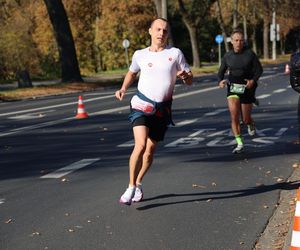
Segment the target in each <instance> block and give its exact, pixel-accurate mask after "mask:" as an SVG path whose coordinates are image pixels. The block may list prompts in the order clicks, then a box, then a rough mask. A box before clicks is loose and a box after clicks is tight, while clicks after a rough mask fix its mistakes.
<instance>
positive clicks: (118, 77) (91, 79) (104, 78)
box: [0, 74, 125, 91]
mask: <svg viewBox="0 0 300 250" xmlns="http://www.w3.org/2000/svg"><path fill="white" fill-rule="evenodd" d="M124 76H125V74H115V75H101V76H95V77H82V79H83V80H84V82H87V83H97V82H107V81H121V80H122V79H123V78H124ZM60 82H61V80H60V79H55V80H47V81H32V85H33V86H34V87H35V86H48V85H54V84H58V83H60ZM17 88H18V83H17V82H13V83H6V84H5V83H4V84H0V91H5V90H11V89H17Z"/></svg>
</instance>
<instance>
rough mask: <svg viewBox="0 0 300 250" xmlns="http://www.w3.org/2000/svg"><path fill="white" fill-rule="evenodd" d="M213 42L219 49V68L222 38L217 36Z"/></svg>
mask: <svg viewBox="0 0 300 250" xmlns="http://www.w3.org/2000/svg"><path fill="white" fill-rule="evenodd" d="M215 40H216V43H217V44H218V47H219V66H220V65H221V43H222V42H223V40H224V38H223V36H222V35H217V36H216V38H215Z"/></svg>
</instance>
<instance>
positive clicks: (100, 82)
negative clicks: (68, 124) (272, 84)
mask: <svg viewBox="0 0 300 250" xmlns="http://www.w3.org/2000/svg"><path fill="white" fill-rule="evenodd" d="M289 59H290V54H287V55H280V56H278V58H277V59H276V60H261V62H262V64H265V65H269V64H279V63H285V62H288V61H289ZM218 68H219V65H218V63H214V64H211V63H210V64H209V63H204V64H203V66H202V67H201V68H192V72H193V74H194V75H195V76H201V75H205V74H216V73H217V71H218ZM125 74H126V71H125V70H119V71H111V72H105V73H101V74H98V75H95V76H91V77H87V78H86V80H85V82H84V83H61V84H51V85H40V86H34V87H32V88H17V89H10V90H5V91H0V100H2V101H17V100H22V99H29V98H37V97H42V96H49V95H61V94H68V93H78V92H84V91H92V90H95V89H98V88H104V87H107V86H113V85H119V86H120V85H121V83H122V80H123V78H124V75H125Z"/></svg>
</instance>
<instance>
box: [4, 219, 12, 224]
mask: <svg viewBox="0 0 300 250" xmlns="http://www.w3.org/2000/svg"><path fill="white" fill-rule="evenodd" d="M12 221H13V220H12V219H8V220H7V221H5V224H9V223H12Z"/></svg>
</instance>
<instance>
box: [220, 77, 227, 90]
mask: <svg viewBox="0 0 300 250" xmlns="http://www.w3.org/2000/svg"><path fill="white" fill-rule="evenodd" d="M227 82H228V81H227V80H226V79H224V80H222V81H220V82H219V87H220V88H222V89H223V88H225V86H226V84H227Z"/></svg>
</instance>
